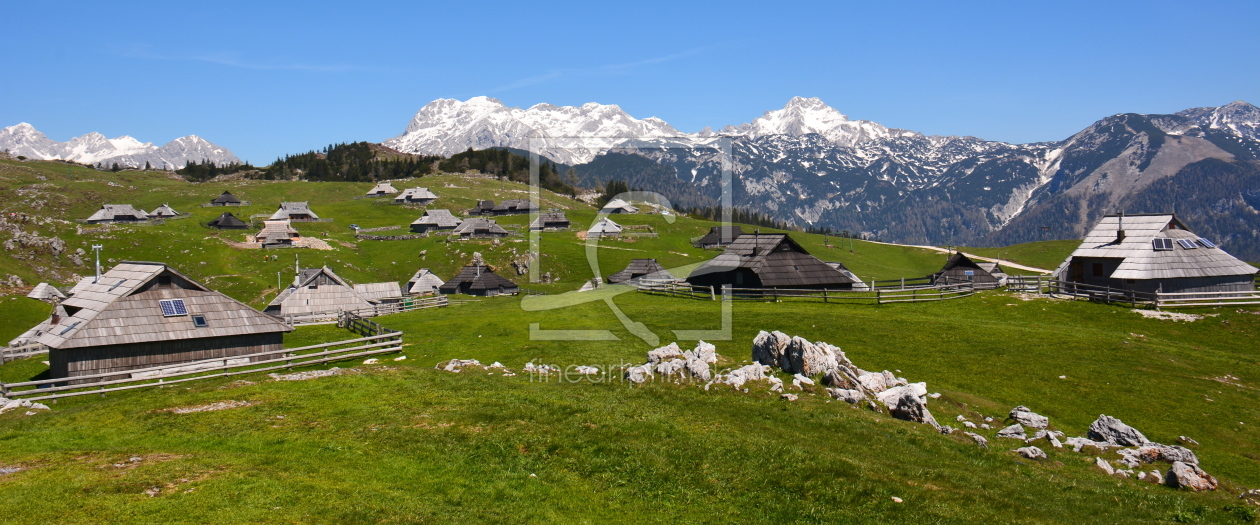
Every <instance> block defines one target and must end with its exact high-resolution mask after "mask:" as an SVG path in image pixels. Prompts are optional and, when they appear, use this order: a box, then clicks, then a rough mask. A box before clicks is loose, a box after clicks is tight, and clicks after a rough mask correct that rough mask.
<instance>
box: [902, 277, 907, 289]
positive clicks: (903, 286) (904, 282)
mask: <svg viewBox="0 0 1260 525" xmlns="http://www.w3.org/2000/svg"><path fill="white" fill-rule="evenodd" d="M901 289H902V290H905V289H906V278H905V277H902V278H901Z"/></svg>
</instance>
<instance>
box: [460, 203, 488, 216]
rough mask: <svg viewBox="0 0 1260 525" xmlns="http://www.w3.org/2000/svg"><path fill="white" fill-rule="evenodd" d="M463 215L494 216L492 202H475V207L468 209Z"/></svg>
mask: <svg viewBox="0 0 1260 525" xmlns="http://www.w3.org/2000/svg"><path fill="white" fill-rule="evenodd" d="M465 215H473V216H475V215H494V201H477V205H476V206H473V207H472V208H469V209H468V211H467V212H465Z"/></svg>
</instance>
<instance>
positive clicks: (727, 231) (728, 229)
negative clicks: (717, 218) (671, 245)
mask: <svg viewBox="0 0 1260 525" xmlns="http://www.w3.org/2000/svg"><path fill="white" fill-rule="evenodd" d="M743 234H744V230H741V229H740V228H739V226H714V227H712V228H709V233H707V234H705V235H704V237H701V238H699V239H697V240H696V241H695V242H693V243H691V245H692V246H695V247H696V248H703V249H709V248H718V247H721V246H726V245H728V244H730V243H732V242H735V239H737V238H739V236H740V235H743Z"/></svg>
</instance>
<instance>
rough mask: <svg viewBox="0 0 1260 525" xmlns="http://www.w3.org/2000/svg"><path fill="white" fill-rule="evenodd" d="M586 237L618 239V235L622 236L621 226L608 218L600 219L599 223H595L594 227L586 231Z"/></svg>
mask: <svg viewBox="0 0 1260 525" xmlns="http://www.w3.org/2000/svg"><path fill="white" fill-rule="evenodd" d="M586 235H587V236H591V235H597V236H600V237H616V236H618V235H621V225H620V224H617V223H615V222H613V220H612V219H609V218H608V217H604V218H603V219H600V221H599V222H597V223H595V225H594V226H591V229H589V230H586Z"/></svg>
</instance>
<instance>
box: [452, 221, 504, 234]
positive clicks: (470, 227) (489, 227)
mask: <svg viewBox="0 0 1260 525" xmlns="http://www.w3.org/2000/svg"><path fill="white" fill-rule="evenodd" d="M451 233H452V234H453V235H458V236H459V237H461V238H464V239H494V238H500V237H507V236H509V235H511V234H512V233H511V232H509V231H507V230H505V229H503V227H502V226H499V225H498V224H495V222H494V220H492V219H482V218H480V217H475V218H471V219H468V220H466V221H464V222H462V223H460V224H459V226H456V227H455V229H454V230H451Z"/></svg>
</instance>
